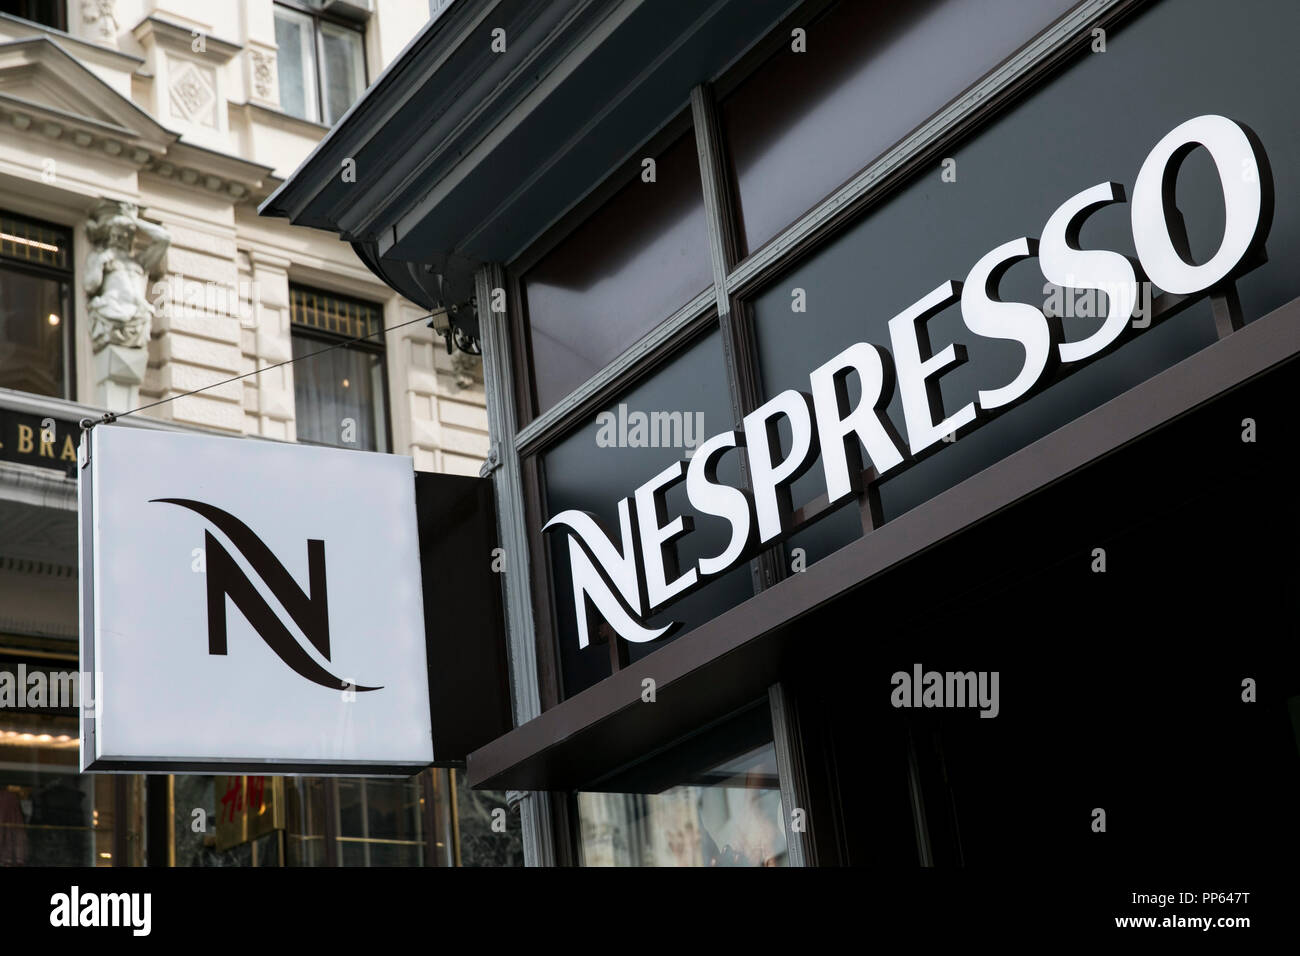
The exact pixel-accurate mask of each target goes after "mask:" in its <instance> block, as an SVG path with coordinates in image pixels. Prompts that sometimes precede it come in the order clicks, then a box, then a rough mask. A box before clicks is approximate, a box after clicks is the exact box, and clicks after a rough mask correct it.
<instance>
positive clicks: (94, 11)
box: [81, 0, 119, 46]
mask: <svg viewBox="0 0 1300 956" xmlns="http://www.w3.org/2000/svg"><path fill="white" fill-rule="evenodd" d="M115 3H116V0H81V19H82V20H83V21H84V22H85V23H86V25H87V26H88V27H90V28H91V30H92V37H93V39H94V40H95V41H96V42H99V43H103V44H106V45H108V46H117V31H118V29H119V27H118V24H117V11H116V10H115V9H114V5H115Z"/></svg>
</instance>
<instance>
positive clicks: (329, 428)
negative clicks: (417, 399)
mask: <svg viewBox="0 0 1300 956" xmlns="http://www.w3.org/2000/svg"><path fill="white" fill-rule="evenodd" d="M326 347H327V343H325V342H322V341H320V340H317V339H311V338H307V337H305V336H301V335H294V336H293V357H294V362H295V364H294V368H293V394H294V405H295V408H296V412H295V414H296V418H297V425H298V440H299V441H306V442H313V443H315V444H318V445H333V446H335V447H337V448H353V449H357V450H360V451H387V450H388V449H387V442H386V436H385V434H384V431H385V429H384V421H385V417H384V403H383V358H382V356H380V355H376V354H374V353H372V352H362V351H359V350H357V349H347V348H336V349H330V350H329V351H328V352H321V354H319V355H314V356H312V357H311V358H306V359H304V356H307V355H310V354H311V353H312V352H319V351H320V350H321V349H323V348H326ZM300 360H301V361H300Z"/></svg>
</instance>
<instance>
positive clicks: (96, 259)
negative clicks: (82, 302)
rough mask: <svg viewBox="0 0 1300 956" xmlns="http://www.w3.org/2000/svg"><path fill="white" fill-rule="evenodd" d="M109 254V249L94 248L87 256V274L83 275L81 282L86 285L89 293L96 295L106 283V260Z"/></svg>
mask: <svg viewBox="0 0 1300 956" xmlns="http://www.w3.org/2000/svg"><path fill="white" fill-rule="evenodd" d="M108 256H109V253H108V251H107V250H103V249H92V250H91V252H90V255H88V256H86V274H85V275H84V276H82V279H81V284H82V285H83V286H85V289H86V294H87V295H91V296H93V295H95V294H96V293H98V292H99V287H100V286H101V285H103V284H104V261H105V260H106V259H107V258H108Z"/></svg>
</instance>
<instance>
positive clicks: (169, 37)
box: [131, 14, 244, 66]
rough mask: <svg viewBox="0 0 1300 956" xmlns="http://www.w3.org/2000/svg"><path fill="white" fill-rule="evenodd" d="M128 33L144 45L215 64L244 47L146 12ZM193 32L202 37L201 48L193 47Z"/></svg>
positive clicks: (225, 59)
mask: <svg viewBox="0 0 1300 956" xmlns="http://www.w3.org/2000/svg"><path fill="white" fill-rule="evenodd" d="M131 33H132V35H133V36H134V37H135V38H136V39H137V40H138V41H140V45H141V46H144V47H146V48H147V47H148V46H149V44H150V43H156V44H157V45H158V46H160V47H162V48H163V49H164V50H171V51H173V52H176V53H184V54H186V55H188V56H191V57H197V58H199V59H203V60H209V61H211V62H212V63H214V64H216V65H218V66H220V65H221V64H223V63H228V62H230V60H232V59H234V57H235V56H236V55H237V54H238V53H239V52H240V51H241V50H242V49H244V47H243V45H242V44H239V43H232V42H231V41H230V40H222V39H220V38H218V37H214V36H213V35H212V34H210V33H208V32H206V31H205V30H202V29H200V28H199V27H197V26H194V27H190V26H186V25H184V24H182V23H177V22H175V21H172V20H167V19H164V18H163V17H160V16H157V15H155V14H150V15H149V16H147V17H145V18H144V19H143V20H141V21H140V22H139V23H137V24H136V25H135V28H134V29H133V30H132V31H131ZM196 34H197V36H198V37H200V38H202V40H203V49H202V50H195V49H194V40H195V36H196Z"/></svg>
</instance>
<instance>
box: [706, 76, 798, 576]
mask: <svg viewBox="0 0 1300 956" xmlns="http://www.w3.org/2000/svg"><path fill="white" fill-rule="evenodd" d="M691 119H692V126H693V128H694V130H695V145H696V151H697V153H698V154H699V160H700V182H701V184H702V186H703V188H704V212H705V221H706V222H707V223H708V227H709V251H710V254H711V255H712V259H713V289H714V295H715V300H716V303H717V310H718V325H719V327H720V328H721V330H722V347H723V352H724V355H723V358H724V361H725V365H726V370H727V390H728V392H729V393H730V397H731V410H732V414H733V416H734V417H735V422H736V423H737V424H739V423H740V420H741V419H742V418H743V417H744V416H745V415H746V414H747V413H748V412H750V411H752V410H753V409H754V408H756V407H757V406H758V404H759V401H760V398H761V386H760V383H759V369H758V349H757V347H756V345H755V342H754V332H753V323H752V322H750V321H749V318H748V315H747V314H746V312H745V309H744V305H743V303H741V302H740V301H739V300H737V299H735V298H733V297H732V296H731V295H730V294H729V293H728V292H727V274H728V273H729V272H730V270H731V268H732V266H734V265H735V263H736V260H737V248H738V247H737V244H736V236H737V230H738V224H737V221H736V214H735V209H734V204H733V203H732V201H731V195H732V194H731V188H730V183H729V176H728V172H727V166H726V162H725V159H724V156H723V149H722V139H721V135H720V133H719V127H718V119H717V110H716V108H715V104H714V101H713V91H712V90H711V89H710V88H709V87H707V86H705V85H700V86H697V87H695V88H694V89H693V90H691ZM740 480H741V482H742V484H743V486H744V488H745V489H746V490H749V467H748V463H747V462H746V461H745V458H744V456H743V455H742V456H741V460H740ZM779 553H780V549H776V548H774V549H769V550H767V551H764V552H763V553H762V554H760V555H758V557H756V558H755V559H754V560H753V561H751V562H750V570H751V573H752V576H753V579H754V590H755V591H756V592H757V591H761V590H763V589H764V588H768V587H771V586H772V585H773V584H775V583H776V582H777V581H779V580H780V579H781V578H782V577H783V574H782V570H783V567H784V564H783V562H782V561H780V560H779V559H778V557H777V555H778V554H779Z"/></svg>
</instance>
